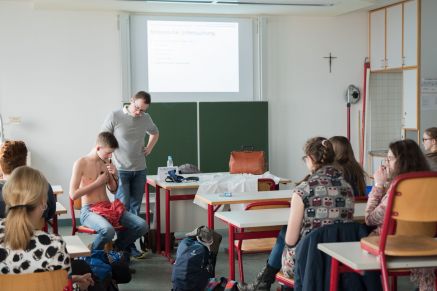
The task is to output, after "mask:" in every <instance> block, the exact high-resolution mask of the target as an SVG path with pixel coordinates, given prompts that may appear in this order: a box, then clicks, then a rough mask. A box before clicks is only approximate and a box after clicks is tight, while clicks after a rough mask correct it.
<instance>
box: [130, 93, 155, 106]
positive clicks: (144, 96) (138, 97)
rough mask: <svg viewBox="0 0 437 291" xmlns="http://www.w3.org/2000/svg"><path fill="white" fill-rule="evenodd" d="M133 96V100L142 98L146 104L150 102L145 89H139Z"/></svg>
mask: <svg viewBox="0 0 437 291" xmlns="http://www.w3.org/2000/svg"><path fill="white" fill-rule="evenodd" d="M133 98H134V100H137V99H143V100H144V102H145V103H146V104H150V102H152V99H151V97H150V94H149V93H147V92H146V91H139V92H138V93H137V94H135V95H134V96H133Z"/></svg>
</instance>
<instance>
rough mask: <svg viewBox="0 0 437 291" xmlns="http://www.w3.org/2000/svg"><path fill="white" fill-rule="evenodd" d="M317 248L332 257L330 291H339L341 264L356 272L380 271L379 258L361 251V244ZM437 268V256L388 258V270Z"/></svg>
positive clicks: (353, 243)
mask: <svg viewBox="0 0 437 291" xmlns="http://www.w3.org/2000/svg"><path fill="white" fill-rule="evenodd" d="M317 248H318V249H319V250H321V251H322V252H324V253H326V254H328V255H329V256H331V257H332V261H331V282H330V290H332V291H333V290H337V284H338V267H339V262H341V263H342V264H344V265H346V266H348V267H349V268H351V269H353V270H355V271H369V270H379V269H381V265H380V263H379V260H378V257H377V256H374V255H371V254H369V253H367V252H365V251H364V250H362V249H361V246H360V242H343V243H321V244H318V245H317ZM427 267H437V256H430V257H387V268H388V269H410V268H427Z"/></svg>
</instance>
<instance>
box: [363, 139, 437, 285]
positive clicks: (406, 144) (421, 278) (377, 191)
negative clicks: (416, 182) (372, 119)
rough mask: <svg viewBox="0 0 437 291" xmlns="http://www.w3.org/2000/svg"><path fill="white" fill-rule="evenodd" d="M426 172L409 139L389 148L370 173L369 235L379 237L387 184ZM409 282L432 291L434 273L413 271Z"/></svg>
mask: <svg viewBox="0 0 437 291" xmlns="http://www.w3.org/2000/svg"><path fill="white" fill-rule="evenodd" d="M419 171H429V166H428V163H427V161H426V158H425V156H424V154H423V153H422V151H421V150H420V147H419V146H418V144H417V143H416V142H415V141H413V140H409V139H407V140H399V141H396V142H392V143H391V144H390V145H389V150H388V154H387V159H386V161H385V164H384V165H381V166H380V167H379V168H378V169H377V170H376V172H375V173H374V174H373V177H374V180H375V185H374V186H373V187H372V191H371V192H370V193H369V199H368V200H367V206H366V211H365V222H366V224H367V225H369V226H376V227H377V228H376V229H375V230H374V231H373V232H372V234H371V235H379V234H380V231H381V227H382V224H383V222H384V215H385V210H386V207H387V200H388V195H386V194H387V193H388V192H389V191H388V188H390V183H391V181H393V179H395V178H396V177H397V176H398V175H400V174H404V173H409V172H419ZM411 280H412V281H413V282H415V283H416V284H417V285H419V288H420V291H430V290H434V271H433V270H428V269H413V270H412V272H411Z"/></svg>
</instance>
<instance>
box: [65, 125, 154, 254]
mask: <svg viewBox="0 0 437 291" xmlns="http://www.w3.org/2000/svg"><path fill="white" fill-rule="evenodd" d="M116 148H118V142H117V140H116V139H115V137H114V135H113V134H112V133H110V132H102V133H100V134H99V135H98V137H97V142H96V146H95V147H94V148H93V149H92V151H91V152H90V153H89V154H88V155H86V156H85V157H82V158H80V159H79V160H77V161H76V162H75V163H74V166H73V174H72V177H71V181H70V197H71V199H73V200H76V199H79V198H80V199H81V202H82V209H81V212H80V222H81V223H82V225H85V226H87V227H89V228H92V229H94V230H95V231H96V232H97V237H96V239H95V240H94V242H93V244H92V249H103V247H104V245H105V244H106V243H107V242H110V241H112V239H113V238H114V235H115V233H116V232H117V240H116V241H115V246H114V247H115V248H116V249H118V250H121V251H129V248H128V246H129V245H130V244H131V243H133V242H134V241H135V240H137V239H138V238H139V237H141V236H143V235H144V234H146V233H147V231H148V226H147V224H146V222H145V221H144V219H142V218H140V217H138V216H136V215H134V214H132V213H130V212H128V211H125V208H124V205H123V204H122V203H121V202H120V201H119V200H118V199H115V200H114V202H112V203H111V202H110V201H109V198H108V195H107V193H106V188H108V190H109V191H110V192H111V193H113V194H114V193H116V191H117V187H118V176H117V170H116V168H115V166H114V165H113V164H112V162H111V156H112V153H113V152H114V150H115V149H116Z"/></svg>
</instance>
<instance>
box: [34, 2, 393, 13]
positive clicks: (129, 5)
mask: <svg viewBox="0 0 437 291" xmlns="http://www.w3.org/2000/svg"><path fill="white" fill-rule="evenodd" d="M28 2H31V3H33V6H34V8H35V9H68V10H104V11H127V12H137V13H170V14H173V13H177V14H221V15H223V14H235V15H305V16H337V15H341V14H345V13H349V12H353V11H358V10H363V11H368V10H371V9H375V8H378V7H381V6H384V5H387V4H391V3H395V2H398V1H396V0H28Z"/></svg>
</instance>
